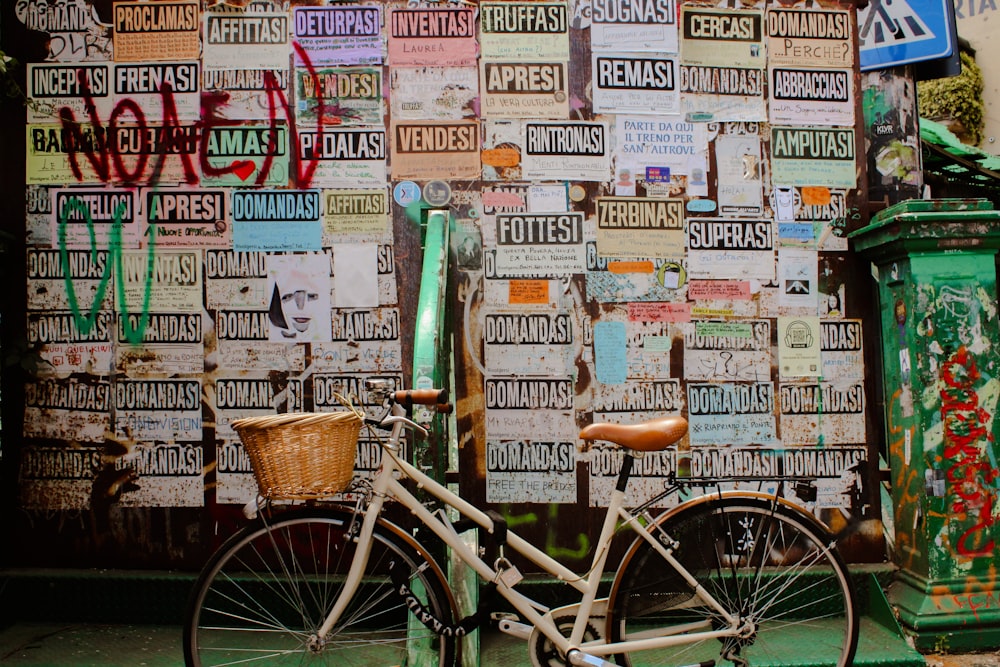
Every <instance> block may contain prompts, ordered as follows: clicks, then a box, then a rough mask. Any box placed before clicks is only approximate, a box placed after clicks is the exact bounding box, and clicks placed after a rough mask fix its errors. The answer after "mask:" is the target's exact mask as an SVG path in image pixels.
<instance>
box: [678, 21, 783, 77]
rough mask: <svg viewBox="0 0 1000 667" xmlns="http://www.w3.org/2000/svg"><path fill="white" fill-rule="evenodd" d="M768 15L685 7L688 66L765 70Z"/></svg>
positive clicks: (683, 29)
mask: <svg viewBox="0 0 1000 667" xmlns="http://www.w3.org/2000/svg"><path fill="white" fill-rule="evenodd" d="M763 24H764V14H763V13H762V12H760V11H758V10H749V9H715V8H711V7H690V6H684V7H681V39H682V43H681V53H682V54H683V56H684V62H685V64H688V65H715V66H718V67H756V68H758V69H763V68H764V62H765V57H764V25H763Z"/></svg>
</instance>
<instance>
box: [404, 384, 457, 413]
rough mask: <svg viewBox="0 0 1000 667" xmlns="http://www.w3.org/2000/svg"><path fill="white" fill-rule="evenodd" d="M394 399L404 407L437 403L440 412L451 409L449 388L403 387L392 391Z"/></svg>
mask: <svg viewBox="0 0 1000 667" xmlns="http://www.w3.org/2000/svg"><path fill="white" fill-rule="evenodd" d="M392 400H393V402H395V403H398V404H399V405H401V406H403V407H404V408H411V407H413V406H414V405H435V406H437V410H438V412H446V411H450V410H451V406H450V405H449V404H448V390H447V389H401V390H399V391H394V392H392Z"/></svg>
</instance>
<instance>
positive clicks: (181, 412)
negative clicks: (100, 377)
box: [115, 378, 202, 442]
mask: <svg viewBox="0 0 1000 667" xmlns="http://www.w3.org/2000/svg"><path fill="white" fill-rule="evenodd" d="M201 427H202V415H201V381H200V380H137V379H131V378H122V379H119V380H117V381H116V382H115V433H116V434H117V435H118V436H120V437H126V438H133V439H135V440H147V441H148V440H157V441H161V442H163V441H165V442H172V441H176V440H183V441H196V440H201V436H202V433H201Z"/></svg>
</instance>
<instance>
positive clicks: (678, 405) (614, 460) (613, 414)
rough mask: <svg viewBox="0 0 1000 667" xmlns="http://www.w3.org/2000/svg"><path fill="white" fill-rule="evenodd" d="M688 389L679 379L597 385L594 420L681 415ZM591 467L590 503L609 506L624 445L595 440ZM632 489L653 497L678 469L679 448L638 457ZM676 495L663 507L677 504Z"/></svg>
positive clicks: (634, 493)
mask: <svg viewBox="0 0 1000 667" xmlns="http://www.w3.org/2000/svg"><path fill="white" fill-rule="evenodd" d="M683 407H684V392H683V391H682V390H681V386H680V381H679V380H626V382H625V383H624V384H618V385H608V384H603V383H597V384H595V385H594V396H593V421H594V422H612V423H616V424H634V423H636V422H639V421H642V420H647V419H655V418H658V417H663V416H666V415H671V414H673V415H679V414H680V413H681V410H682V409H683ZM586 458H587V459H588V461H589V471H590V495H589V500H590V506H591V507H606V506H607V502H608V500H609V499H610V497H611V491H612V490H613V489H614V486H615V481H616V479H617V475H618V471H619V470H620V469H621V462H622V449H621V448H620V447H615V446H612V445H609V444H607V443H601V442H595V443H593V444H592V447H591V450H590V453H589V454H588V455H587V456H586ZM635 463H637V464H638V465H636V466H634V467H633V469H632V478H631V479H630V480H629V489H628V493H629V495H630V497H633V498H651V497H652V496H654V495H655V494H656V493H657V492H658V491H662V490H663V488H664V482H665V480H666V478H667V476H668V475H669V474H670V473H671V472H672V471H674V470H676V449H674V448H671V449H669V450H665V451H661V452H647V453H646V454H645V455H644V456H643V457H642V458H641V459H637V460H636V461H635ZM676 502H677V497H676V495H672V496H670V497H667V498H665V499H663V500H662V501H661V504H660V505H659V506H660V507H663V506H668V505H672V504H676Z"/></svg>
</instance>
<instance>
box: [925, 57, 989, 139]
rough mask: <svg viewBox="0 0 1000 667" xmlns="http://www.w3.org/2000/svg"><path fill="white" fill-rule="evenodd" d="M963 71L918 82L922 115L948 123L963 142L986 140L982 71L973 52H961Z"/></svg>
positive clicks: (944, 123)
mask: <svg viewBox="0 0 1000 667" xmlns="http://www.w3.org/2000/svg"><path fill="white" fill-rule="evenodd" d="M961 60H962V73H961V74H959V75H958V76H953V77H948V78H946V79H932V80H930V81H920V82H918V83H917V108H918V109H919V111H920V116H921V117H922V118H929V119H930V120H935V121H937V122H939V123H941V124H943V125H945V126H947V127H948V129H950V130H951V131H952V132H954V133H955V135H957V136H958V137H959V138H960V139H961V140H962V141H963V142H965V143H967V144H970V145H972V146H978V145H979V144H980V143H981V142H982V140H983V110H984V104H983V72H982V70H980V69H979V65H977V64H976V61H975V60H974V59H973V58H972V56H971V55H969V54H968V53H965V52H964V51H963V52H962V53H961Z"/></svg>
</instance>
